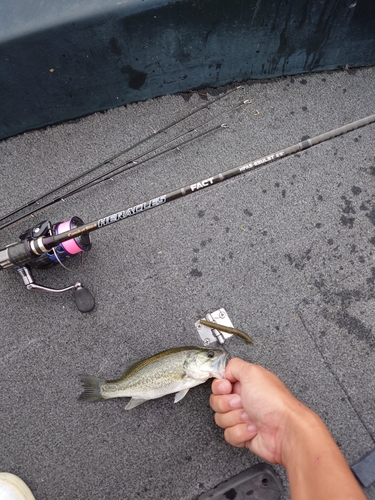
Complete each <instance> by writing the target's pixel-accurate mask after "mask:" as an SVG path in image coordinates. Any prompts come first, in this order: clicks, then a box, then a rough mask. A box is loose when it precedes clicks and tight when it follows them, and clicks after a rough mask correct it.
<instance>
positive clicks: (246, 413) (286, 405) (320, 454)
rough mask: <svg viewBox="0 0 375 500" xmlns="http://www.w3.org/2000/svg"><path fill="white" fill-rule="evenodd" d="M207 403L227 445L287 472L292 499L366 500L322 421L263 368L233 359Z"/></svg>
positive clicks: (213, 385) (214, 382) (213, 388)
mask: <svg viewBox="0 0 375 500" xmlns="http://www.w3.org/2000/svg"><path fill="white" fill-rule="evenodd" d="M212 392H213V394H212V395H211V397H210V405H211V407H212V409H213V410H214V411H215V422H216V424H217V425H218V426H219V427H221V428H223V429H224V437H225V439H226V441H227V442H228V443H229V444H231V445H233V446H236V447H247V448H249V450H251V451H252V452H253V453H255V454H256V455H258V456H259V457H260V458H262V459H263V460H266V461H268V462H271V463H277V464H280V465H283V466H284V467H285V468H286V471H287V474H288V479H289V484H290V491H291V497H292V500H328V499H329V500H336V499H337V500H349V499H350V500H366V496H365V495H364V493H363V492H362V489H361V488H360V486H359V484H358V482H357V480H356V479H355V477H354V475H353V473H352V472H351V470H350V468H349V466H348V464H347V463H346V461H345V458H344V456H343V455H342V453H341V451H340V449H339V448H338V446H337V445H336V443H335V441H334V440H333V438H332V436H331V435H330V433H329V431H328V429H327V428H326V426H325V425H324V423H323V421H322V420H321V419H320V418H319V417H318V415H316V414H315V413H314V412H313V411H311V410H310V409H309V408H307V407H306V406H305V405H303V404H302V403H301V402H300V401H299V400H298V399H297V398H295V397H294V396H293V395H292V394H291V393H290V392H289V390H288V389H287V388H286V387H285V385H284V384H283V383H282V382H281V380H280V379H278V378H277V377H276V375H274V374H273V373H271V372H269V371H268V370H266V369H265V368H262V367H261V366H258V365H254V364H251V363H247V362H246V361H243V360H241V359H238V358H234V359H232V360H231V361H230V362H229V363H228V366H227V368H226V380H214V381H213V383H212Z"/></svg>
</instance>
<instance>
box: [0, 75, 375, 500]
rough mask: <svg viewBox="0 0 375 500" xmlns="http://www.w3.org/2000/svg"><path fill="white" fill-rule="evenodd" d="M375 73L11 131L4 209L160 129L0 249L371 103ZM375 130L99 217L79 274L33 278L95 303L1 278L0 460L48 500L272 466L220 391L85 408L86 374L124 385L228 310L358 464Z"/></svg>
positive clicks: (115, 499) (152, 490) (289, 80)
mask: <svg viewBox="0 0 375 500" xmlns="http://www.w3.org/2000/svg"><path fill="white" fill-rule="evenodd" d="M374 75H375V68H373V67H368V68H362V69H356V70H340V71H333V72H323V73H314V74H304V75H300V76H293V77H290V76H288V77H280V78H277V79H272V80H265V81H246V82H243V83H242V84H241V86H240V87H239V88H237V87H236V85H235V84H232V85H228V86H226V87H221V88H218V89H212V88H206V89H202V90H200V91H199V92H198V91H196V92H189V93H182V94H175V95H169V96H164V97H159V98H155V99H151V100H146V101H144V102H137V103H133V104H129V105H127V106H123V107H119V108H117V109H113V110H109V111H107V112H104V113H96V114H93V115H90V116H87V117H85V118H81V119H78V120H74V121H70V122H65V123H63V124H60V125H55V126H51V127H47V128H44V129H40V130H35V131H32V132H26V133H24V134H22V135H19V136H16V137H12V138H9V139H6V140H3V141H1V142H0V158H1V188H0V213H1V214H5V213H9V212H11V211H13V210H15V209H16V208H17V207H19V206H20V205H22V204H24V203H25V202H26V201H28V200H34V199H36V198H38V197H39V196H41V195H43V194H44V193H45V192H46V191H47V190H50V189H52V188H54V187H56V186H59V185H61V184H62V183H64V182H65V181H67V180H70V179H71V178H73V177H75V176H77V175H78V174H83V173H85V172H86V171H88V170H89V169H92V167H94V166H95V165H98V164H99V163H101V162H105V160H106V159H108V158H111V157H114V156H116V155H118V153H119V152H121V151H124V150H126V149H127V148H130V147H132V146H133V145H135V144H137V143H138V142H140V141H141V140H143V139H145V141H144V142H143V143H142V144H140V145H139V146H138V147H137V148H134V149H132V150H131V151H129V152H128V153H126V154H123V155H121V156H118V157H117V158H115V159H113V160H112V161H111V163H110V164H106V165H104V166H102V167H101V168H100V169H99V170H97V171H96V172H95V173H93V174H92V175H96V174H97V173H103V172H108V171H109V170H110V169H111V168H114V167H116V166H119V165H121V164H123V163H125V162H128V161H130V160H133V159H134V158H136V157H138V156H139V155H141V154H143V153H147V152H148V153H147V155H146V156H144V157H143V158H142V160H141V159H139V160H138V164H137V165H136V166H134V168H131V169H130V170H127V171H126V172H124V173H121V174H119V175H116V176H113V177H112V178H111V179H110V180H107V181H106V182H103V183H100V184H98V185H96V186H94V187H91V188H90V189H86V190H84V191H81V192H79V193H77V194H75V195H74V196H70V197H66V198H65V196H64V195H65V194H66V193H65V192H64V191H66V190H61V191H60V192H59V196H61V197H63V198H65V201H60V202H58V203H55V204H53V205H51V206H49V207H47V208H45V209H43V210H41V211H40V212H39V213H37V214H36V215H35V217H34V218H31V217H28V218H26V219H24V220H23V221H20V222H17V223H16V224H14V225H12V226H10V227H8V228H7V229H5V230H2V231H1V232H0V247H1V248H3V247H4V246H5V245H7V244H9V243H12V242H13V241H16V239H17V237H18V235H19V234H20V233H21V232H23V231H24V230H25V229H27V228H28V227H30V226H32V225H34V224H35V223H36V222H39V221H40V220H46V219H47V220H50V221H52V222H57V221H65V220H68V219H69V218H70V217H71V216H73V215H77V216H79V217H81V218H82V219H83V220H84V221H85V222H89V221H92V220H97V219H99V218H101V217H104V216H106V215H108V214H111V213H115V212H118V211H119V210H122V209H126V208H128V207H132V206H135V205H138V204H141V203H143V202H145V201H147V200H150V199H152V198H155V197H158V196H161V195H163V194H164V193H166V192H170V191H172V190H173V189H176V188H179V187H182V186H186V185H188V184H192V183H195V182H197V181H200V180H202V179H207V178H209V177H210V176H212V175H214V174H217V173H219V172H221V171H225V170H228V169H230V168H232V167H236V166H238V165H241V164H243V163H247V162H249V161H251V160H253V159H256V158H259V157H261V156H264V155H266V154H269V153H273V152H276V151H279V150H282V149H283V148H285V147H287V146H290V145H292V144H295V143H297V142H299V141H301V140H304V139H306V138H308V137H313V136H316V135H318V134H320V133H323V132H326V131H329V130H331V129H334V128H337V127H339V126H341V125H344V124H346V123H349V122H351V121H354V120H358V119H360V118H363V117H365V116H367V115H370V114H373V113H374V102H375V85H374ZM244 101H250V102H246V103H244ZM187 116H188V118H187V119H185V120H182V119H183V118H184V117H187ZM180 120H182V121H180ZM172 123H175V125H173V126H171V127H169V128H167V129H166V130H165V131H164V132H162V133H158V131H160V130H162V129H164V128H166V127H168V126H169V125H170V124H172ZM221 124H226V125H228V126H227V127H220V125H221ZM374 130H375V125H369V126H366V127H364V128H361V129H359V130H356V131H353V132H350V133H348V134H346V135H343V136H340V137H337V138H335V139H332V140H330V141H327V142H324V143H322V144H319V145H317V146H314V147H312V148H309V149H308V150H306V151H304V152H301V153H299V154H295V155H293V156H290V157H287V158H280V159H279V160H277V161H274V162H272V163H270V164H266V165H263V166H259V167H258V168H257V169H256V170H253V171H250V172H248V173H246V174H244V175H241V176H238V177H235V178H233V179H231V180H228V181H226V182H223V183H221V184H218V185H216V186H212V187H209V188H207V189H204V190H200V191H198V192H196V193H194V194H191V195H189V196H186V197H184V198H182V199H179V200H176V201H173V202H170V203H167V204H165V205H163V206H159V207H157V208H155V209H153V210H148V211H146V212H144V213H141V214H138V215H136V216H133V217H129V218H128V219H127V220H125V221H123V222H119V223H118V224H114V225H111V226H109V227H106V228H103V229H100V230H99V231H96V232H94V233H92V250H91V251H90V252H89V253H88V254H85V255H84V256H83V265H82V267H81V265H80V259H78V258H77V259H72V260H71V261H70V262H69V263H68V264H67V265H68V267H69V268H70V269H71V272H67V271H66V270H65V269H64V268H62V267H61V266H57V267H55V268H53V269H49V270H43V271H41V270H39V271H35V273H34V277H35V280H36V281H37V282H38V283H42V284H44V285H47V286H51V287H56V288H60V287H64V286H67V285H71V284H73V283H75V281H82V283H83V284H84V285H86V286H87V287H88V288H89V289H90V291H91V292H92V293H93V295H94V296H95V300H96V307H95V309H94V310H93V311H92V312H91V313H87V314H82V313H80V312H79V311H78V310H77V308H76V306H75V303H74V300H73V297H72V294H71V293H70V292H67V293H65V294H62V295H57V294H47V293H42V292H36V291H27V290H26V288H25V287H24V286H23V285H22V283H21V281H20V279H19V277H18V276H17V273H16V272H14V271H12V270H10V271H9V270H4V271H2V273H1V279H0V295H1V297H2V300H1V304H0V315H1V318H2V332H3V333H2V349H1V355H0V367H1V373H2V377H1V378H2V382H1V385H2V404H1V407H0V422H1V431H2V432H1V438H0V443H1V451H2V452H1V455H0V469H1V470H2V471H7V472H13V473H15V474H17V475H19V476H21V477H22V478H23V479H24V480H25V481H26V482H27V483H28V485H29V486H30V488H31V490H32V491H33V493H34V495H35V497H36V499H37V500H47V499H48V500H50V499H59V500H71V499H73V498H74V499H75V500H87V499H90V500H101V499H111V500H120V499H121V500H123V499H130V498H131V499H137V498H140V499H142V500H155V499H175V500H192V499H195V498H197V497H198V496H199V495H200V494H202V493H203V492H205V491H208V490H210V489H211V488H213V487H214V486H215V485H216V484H218V483H220V482H221V481H223V480H224V479H228V478H230V477H232V476H233V475H235V474H238V473H240V472H242V471H243V470H245V469H247V468H249V467H251V466H252V465H254V464H256V463H258V462H259V459H257V458H256V457H255V456H254V455H252V454H251V453H250V452H249V451H246V450H240V449H235V448H232V447H230V446H229V445H228V444H226V443H225V441H224V440H223V436H222V431H221V430H220V429H219V428H217V427H216V425H215V424H214V421H213V413H212V410H211V409H210V407H209V404H208V399H209V395H210V384H209V383H206V384H204V385H202V386H199V387H196V388H194V389H192V390H191V391H190V392H189V393H188V395H187V396H186V397H185V398H184V399H183V400H182V401H181V402H179V403H177V404H174V403H173V396H166V397H164V398H162V399H158V400H155V401H151V402H148V403H145V404H144V405H142V406H139V407H138V408H135V409H133V410H131V411H125V404H126V400H122V399H119V400H112V401H108V402H105V403H96V404H84V403H81V402H79V401H77V397H78V396H79V394H80V392H81V385H80V379H79V375H80V374H82V373H88V374H92V375H96V376H100V377H106V378H114V377H115V376H118V375H120V374H121V367H122V366H123V365H124V363H125V362H126V361H127V360H129V359H135V358H140V357H147V356H149V355H152V354H154V353H156V352H158V351H161V350H164V349H167V348H170V347H176V346H182V345H192V344H193V345H194V344H196V345H200V344H201V341H200V338H199V337H198V334H197V331H196V329H195V326H194V324H195V322H196V321H197V319H198V318H200V317H203V315H204V314H205V313H206V312H210V311H214V310H216V309H219V308H221V307H223V308H225V310H226V311H227V312H228V315H229V317H230V318H231V320H232V322H233V323H234V325H235V326H236V327H238V328H240V329H242V330H244V331H246V332H248V333H249V334H250V335H251V336H252V337H253V339H254V345H253V346H249V345H247V344H245V343H244V342H243V341H242V340H241V339H238V338H233V337H232V338H231V339H229V340H228V341H227V343H226V345H227V348H228V349H229V351H230V352H231V354H232V355H233V356H239V357H241V358H243V359H246V360H248V361H251V362H254V363H259V364H261V365H263V366H265V367H266V368H268V369H270V370H272V371H274V372H275V373H276V374H277V375H278V376H279V377H280V378H281V379H282V380H283V381H284V382H285V384H286V385H287V386H288V387H289V388H290V390H291V391H292V392H293V393H294V394H295V395H296V396H297V397H299V398H300V399H301V400H302V401H303V402H304V403H306V404H307V405H308V406H309V407H310V408H312V409H313V410H314V411H316V412H317V413H318V414H319V415H320V416H321V417H322V418H323V419H324V421H325V422H326V424H327V426H328V428H329V429H330V431H331V433H332V435H333V436H334V438H335V440H336V441H337V442H338V444H339V446H340V448H341V450H342V451H343V453H344V454H345V457H346V459H347V460H348V462H349V463H350V464H353V463H354V462H356V461H357V460H359V459H360V458H361V457H362V456H363V455H364V454H365V453H367V452H368V451H370V450H372V449H373V448H374V441H375V418H374V415H375V403H374V393H375V377H374V366H375V350H374V346H375V333H374V326H373V325H374V323H375V298H374V297H375V294H374V292H375V234H374V229H375V227H374V226H375V194H374V193H375V190H374V183H375V160H374V148H373V146H374ZM186 132H189V134H186ZM178 136H181V137H180V138H179V139H177V140H176V141H175V142H169V141H172V139H174V138H176V137H178ZM190 139H191V140H190ZM178 145H179V147H177V146H178ZM159 147H161V149H156V148H159ZM164 149H168V151H166V152H164V153H162V154H159V155H157V156H156V155H155V153H161V152H162V151H163V150H164ZM151 150H154V151H153V152H149V151H151ZM147 158H148V161H143V160H145V159H147ZM128 166H129V165H128ZM53 197H56V194H54V195H53V196H52V198H53ZM275 470H276V472H277V474H278V475H279V476H280V478H281V480H282V481H283V484H284V487H285V493H284V495H283V497H282V498H283V500H287V499H288V498H289V493H288V485H287V480H286V476H285V473H284V471H283V469H282V468H281V467H278V466H276V467H275Z"/></svg>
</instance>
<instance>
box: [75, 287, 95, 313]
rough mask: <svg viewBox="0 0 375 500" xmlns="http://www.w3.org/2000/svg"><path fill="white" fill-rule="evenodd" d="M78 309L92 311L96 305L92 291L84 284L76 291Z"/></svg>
mask: <svg viewBox="0 0 375 500" xmlns="http://www.w3.org/2000/svg"><path fill="white" fill-rule="evenodd" d="M74 295H75V300H76V304H77V307H78V309H79V310H80V311H81V312H90V311H92V310H93V309H94V307H95V299H94V297H93V295H92V294H91V292H90V291H89V290H88V289H87V288H85V287H84V286H80V287H78V288H76V289H75V291H74Z"/></svg>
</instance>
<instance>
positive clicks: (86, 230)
mask: <svg viewBox="0 0 375 500" xmlns="http://www.w3.org/2000/svg"><path fill="white" fill-rule="evenodd" d="M374 122H375V114H374V115H370V116H367V117H366V118H363V119H361V120H357V121H354V122H351V123H349V124H347V125H344V126H342V127H339V128H336V129H333V130H330V131H328V132H325V133H323V134H320V135H318V136H315V137H312V138H310V139H305V140H303V141H301V142H298V143H296V144H294V145H292V146H289V147H287V148H285V149H281V150H279V151H276V152H274V153H270V154H268V155H266V156H262V157H260V158H257V159H256V160H252V161H250V162H248V163H245V164H243V165H240V166H237V167H234V168H231V169H230V170H226V171H224V172H220V173H218V174H215V175H213V176H211V177H207V178H205V179H202V180H200V181H198V182H195V183H193V184H189V185H187V186H185V187H181V188H178V189H175V190H174V191H171V192H169V193H166V194H162V195H161V196H158V197H156V198H152V199H150V200H147V201H144V202H142V203H139V204H137V205H134V206H132V207H129V208H125V209H123V210H120V211H118V212H115V213H113V214H110V215H107V216H105V217H102V218H100V219H98V220H94V221H92V222H89V223H87V224H85V223H83V221H82V220H81V219H80V218H79V217H72V218H71V219H70V220H69V221H66V222H59V223H57V224H51V223H50V222H49V221H44V222H42V223H40V224H38V225H36V226H34V227H33V228H31V229H28V230H27V231H25V232H24V233H23V234H21V235H20V237H19V241H17V242H15V243H11V244H10V245H8V246H6V247H5V248H3V249H1V250H0V270H2V269H8V268H15V269H16V270H17V271H18V272H19V274H20V275H21V278H22V280H23V282H24V285H25V286H26V288H28V289H30V290H31V289H39V290H45V291H54V292H60V291H66V290H70V289H74V290H75V293H76V303H77V307H78V309H79V310H80V311H82V312H88V311H90V310H91V309H92V308H93V307H94V299H93V297H92V296H91V294H90V292H89V291H88V290H87V289H86V288H84V287H82V285H81V284H80V283H76V284H75V285H73V286H71V287H68V288H65V289H62V290H55V289H47V287H42V286H41V285H37V284H35V283H34V280H33V277H32V274H31V269H30V268H48V267H51V266H52V265H54V264H58V263H60V264H61V263H62V262H63V261H64V260H66V259H67V258H71V257H73V256H74V255H76V254H79V253H81V252H84V251H89V250H90V248H91V241H90V233H92V232H93V231H96V230H98V229H102V228H104V227H107V226H110V225H112V224H115V223H117V222H120V221H123V220H125V219H127V218H129V217H132V216H133V215H138V214H140V213H143V212H145V211H147V210H150V209H153V208H156V207H159V206H161V205H165V204H166V203H169V202H171V201H174V200H177V199H179V198H182V197H184V196H187V195H190V194H193V193H196V192H198V191H200V190H202V189H206V188H209V187H212V186H213V185H215V184H218V183H220V182H224V181H226V180H228V179H231V178H233V177H236V176H238V175H242V174H245V173H247V172H249V171H250V170H254V169H255V168H257V167H260V166H262V165H266V164H268V163H271V162H273V161H276V160H279V159H280V158H285V157H287V156H290V155H292V154H295V153H298V152H300V151H303V150H306V149H308V148H310V147H312V146H315V145H317V144H320V143H322V142H325V141H327V140H330V139H333V138H335V137H338V136H340V135H342V134H346V133H348V132H351V131H353V130H356V129H358V128H361V127H364V126H366V125H369V124H371V123H374Z"/></svg>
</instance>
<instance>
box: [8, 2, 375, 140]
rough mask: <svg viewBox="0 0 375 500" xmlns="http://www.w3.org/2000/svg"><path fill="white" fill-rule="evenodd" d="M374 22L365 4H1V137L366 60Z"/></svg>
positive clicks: (374, 53) (372, 56)
mask: <svg viewBox="0 0 375 500" xmlns="http://www.w3.org/2000/svg"><path fill="white" fill-rule="evenodd" d="M374 23H375V2H374V0H361V1H355V0H324V1H316V0H299V1H298V2H297V1H296V2H290V1H286V0H275V1H272V2H266V1H263V2H261V1H260V0H246V1H243V0H230V1H228V0H204V1H203V0H202V1H197V0H126V1H122V2H119V1H118V0H90V1H89V2H88V1H87V0H48V1H46V2H36V1H34V2H33V1H30V0H17V1H15V0H1V1H0V116H1V120H0V139H2V138H5V137H9V136H12V135H15V134H18V133H20V132H23V131H25V130H29V129H33V128H39V127H44V126H46V125H49V124H53V123H57V122H61V121H64V120H68V119H72V118H77V117H80V116H84V115H87V114H90V113H93V112H96V111H101V110H107V109H110V108H115V107H117V106H122V105H124V104H127V103H130V102H134V101H138V100H144V99H148V98H152V97H156V96H159V95H165V94H172V93H176V92H186V91H188V90H189V89H193V88H199V87H206V86H211V87H216V86H219V85H224V84H226V83H229V82H232V81H237V82H240V81H243V80H246V79H249V78H262V79H264V78H271V77H275V76H279V75H295V74H300V73H304V72H312V71H322V70H330V69H336V68H343V67H349V68H352V67H359V66H370V65H374V64H375V30H374ZM301 83H303V79H301Z"/></svg>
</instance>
